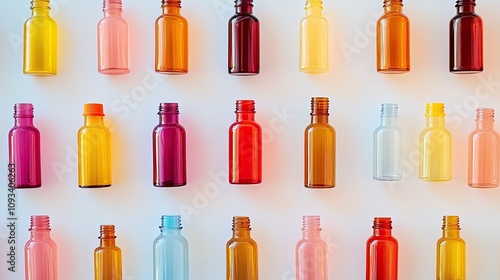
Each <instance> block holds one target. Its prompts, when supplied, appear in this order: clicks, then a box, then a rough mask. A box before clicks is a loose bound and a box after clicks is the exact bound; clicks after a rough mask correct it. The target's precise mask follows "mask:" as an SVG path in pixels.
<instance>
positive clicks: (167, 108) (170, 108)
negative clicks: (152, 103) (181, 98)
mask: <svg viewBox="0 0 500 280" xmlns="http://www.w3.org/2000/svg"><path fill="white" fill-rule="evenodd" d="M162 113H165V114H168V113H171V114H179V104H178V103H160V106H159V107H158V114H162Z"/></svg>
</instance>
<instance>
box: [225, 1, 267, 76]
mask: <svg viewBox="0 0 500 280" xmlns="http://www.w3.org/2000/svg"><path fill="white" fill-rule="evenodd" d="M234 7H235V9H236V13H235V14H234V15H233V16H232V17H231V18H230V19H229V23H228V72H229V74H230V75H234V76H252V75H257V74H259V71H260V42H259V40H260V31H259V20H258V19H257V18H256V17H255V16H254V15H253V0H234Z"/></svg>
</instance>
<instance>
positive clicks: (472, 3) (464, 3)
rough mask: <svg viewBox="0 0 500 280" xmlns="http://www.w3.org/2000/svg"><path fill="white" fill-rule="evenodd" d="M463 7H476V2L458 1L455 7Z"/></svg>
mask: <svg viewBox="0 0 500 280" xmlns="http://www.w3.org/2000/svg"><path fill="white" fill-rule="evenodd" d="M463 5H473V6H476V0H457V2H456V4H455V7H460V6H463Z"/></svg>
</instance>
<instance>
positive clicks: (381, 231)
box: [373, 228, 392, 236]
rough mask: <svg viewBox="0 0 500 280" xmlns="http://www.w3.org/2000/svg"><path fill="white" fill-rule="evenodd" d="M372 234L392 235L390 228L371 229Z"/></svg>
mask: <svg viewBox="0 0 500 280" xmlns="http://www.w3.org/2000/svg"><path fill="white" fill-rule="evenodd" d="M373 235H375V236H391V235H392V229H382V228H379V229H373Z"/></svg>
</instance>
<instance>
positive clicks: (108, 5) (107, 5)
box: [102, 0, 122, 11]
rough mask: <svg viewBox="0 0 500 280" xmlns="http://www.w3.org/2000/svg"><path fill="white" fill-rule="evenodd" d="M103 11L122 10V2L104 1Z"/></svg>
mask: <svg viewBox="0 0 500 280" xmlns="http://www.w3.org/2000/svg"><path fill="white" fill-rule="evenodd" d="M102 9H103V10H107V9H113V10H120V11H121V10H122V0H103V1H102Z"/></svg>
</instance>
